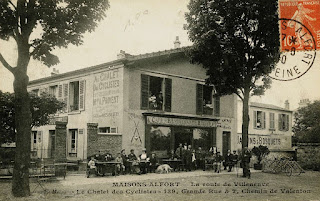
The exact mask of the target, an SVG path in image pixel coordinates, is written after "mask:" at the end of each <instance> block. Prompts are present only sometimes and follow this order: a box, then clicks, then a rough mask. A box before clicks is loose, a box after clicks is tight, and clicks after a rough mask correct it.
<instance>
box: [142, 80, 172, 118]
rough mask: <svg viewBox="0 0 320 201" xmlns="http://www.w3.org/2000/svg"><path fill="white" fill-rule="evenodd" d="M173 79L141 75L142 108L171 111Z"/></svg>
mask: <svg viewBox="0 0 320 201" xmlns="http://www.w3.org/2000/svg"><path fill="white" fill-rule="evenodd" d="M171 88H172V80H171V79H169V78H161V77H154V76H149V75H144V74H142V75H141V109H151V110H161V111H163V110H164V111H168V112H170V111H171V90H172V89H171Z"/></svg>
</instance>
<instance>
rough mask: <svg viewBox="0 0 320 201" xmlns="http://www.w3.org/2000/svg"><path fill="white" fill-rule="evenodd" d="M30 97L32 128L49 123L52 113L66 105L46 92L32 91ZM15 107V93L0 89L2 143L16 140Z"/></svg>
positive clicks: (0, 142)
mask: <svg viewBox="0 0 320 201" xmlns="http://www.w3.org/2000/svg"><path fill="white" fill-rule="evenodd" d="M29 97H30V111H31V117H32V119H31V125H30V129H31V128H32V127H34V126H35V127H39V126H44V125H47V124H48V123H49V121H50V117H51V115H53V114H55V113H57V111H59V110H62V109H63V107H64V103H63V102H60V101H58V100H57V99H56V98H55V97H54V96H51V95H49V94H46V93H42V94H41V96H37V95H35V94H33V93H31V94H29ZM14 109H15V108H14V94H13V93H8V92H6V93H3V92H2V91H0V118H1V119H0V125H1V127H0V133H1V136H0V144H2V143H7V142H15V141H16V140H15V139H16V132H15V110H14Z"/></svg>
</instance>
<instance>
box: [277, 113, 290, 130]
mask: <svg viewBox="0 0 320 201" xmlns="http://www.w3.org/2000/svg"><path fill="white" fill-rule="evenodd" d="M279 130H280V131H288V130H289V115H287V114H279Z"/></svg>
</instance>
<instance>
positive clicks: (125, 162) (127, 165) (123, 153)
mask: <svg viewBox="0 0 320 201" xmlns="http://www.w3.org/2000/svg"><path fill="white" fill-rule="evenodd" d="M121 158H122V161H123V165H124V167H125V172H124V173H128V172H130V171H131V169H130V163H129V162H128V157H127V155H126V150H125V149H122V150H121Z"/></svg>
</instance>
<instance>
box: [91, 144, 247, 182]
mask: <svg viewBox="0 0 320 201" xmlns="http://www.w3.org/2000/svg"><path fill="white" fill-rule="evenodd" d="M251 156H252V155H251V152H250V151H249V149H248V148H245V149H244V150H243V152H242V153H240V156H239V155H238V154H237V152H236V151H235V150H234V151H233V153H231V151H230V150H228V152H227V154H226V155H225V156H222V155H221V154H220V152H219V151H218V150H217V148H216V147H212V148H210V150H209V151H205V150H202V148H201V147H198V149H197V150H195V149H192V146H191V145H187V143H185V144H184V145H183V144H182V143H180V144H179V146H178V148H177V149H176V151H174V150H171V152H170V153H169V160H171V161H179V162H180V163H171V164H170V165H171V166H172V168H173V169H174V170H184V171H191V170H195V169H202V170H203V171H205V170H206V165H208V164H209V165H212V166H213V170H214V171H215V172H217V173H220V171H221V166H222V165H223V166H224V170H227V171H228V172H231V171H232V168H233V167H234V166H235V165H236V164H237V163H238V161H241V166H242V168H243V169H244V171H243V173H244V174H243V176H244V177H249V178H250V176H251V174H250V168H249V163H250V159H251ZM96 161H115V162H116V169H117V173H122V174H127V173H137V174H146V173H147V172H155V170H156V169H157V167H158V166H159V160H158V158H157V157H156V154H155V153H152V154H151V156H149V155H148V154H147V152H146V149H145V148H144V149H142V152H141V154H139V155H138V156H137V155H136V154H135V153H134V149H131V150H130V153H129V154H128V155H126V153H125V149H123V150H121V152H120V153H118V154H117V157H116V158H113V157H112V155H111V154H109V153H107V154H100V152H99V153H98V154H96V155H95V156H92V157H91V160H90V161H89V163H88V166H89V167H90V168H91V169H96V171H98V172H99V170H97V167H96V165H95V163H96Z"/></svg>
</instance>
